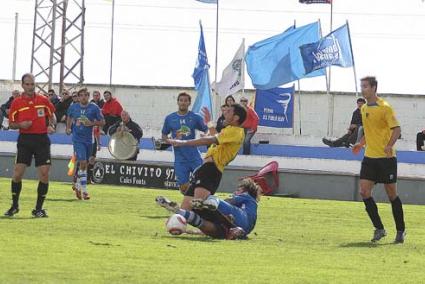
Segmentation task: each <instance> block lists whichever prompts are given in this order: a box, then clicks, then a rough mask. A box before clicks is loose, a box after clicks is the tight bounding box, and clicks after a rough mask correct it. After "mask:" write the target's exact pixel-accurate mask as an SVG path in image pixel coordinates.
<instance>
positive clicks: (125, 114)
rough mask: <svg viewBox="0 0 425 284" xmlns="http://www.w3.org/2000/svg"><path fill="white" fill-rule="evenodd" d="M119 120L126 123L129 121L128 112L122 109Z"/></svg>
mask: <svg viewBox="0 0 425 284" xmlns="http://www.w3.org/2000/svg"><path fill="white" fill-rule="evenodd" d="M121 120H122V121H123V122H124V123H127V122H129V121H130V114H129V113H128V111H126V110H123V111H122V112H121Z"/></svg>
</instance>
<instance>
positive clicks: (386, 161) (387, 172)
mask: <svg viewBox="0 0 425 284" xmlns="http://www.w3.org/2000/svg"><path fill="white" fill-rule="evenodd" d="M360 179H367V180H371V181H374V182H375V183H384V184H391V183H396V182H397V158H396V157H391V158H369V157H364V158H363V161H362V167H361V169H360Z"/></svg>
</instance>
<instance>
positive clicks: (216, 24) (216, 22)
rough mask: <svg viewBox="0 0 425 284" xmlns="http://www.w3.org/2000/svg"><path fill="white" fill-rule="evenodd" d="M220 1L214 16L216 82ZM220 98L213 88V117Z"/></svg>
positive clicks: (215, 74)
mask: <svg viewBox="0 0 425 284" xmlns="http://www.w3.org/2000/svg"><path fill="white" fill-rule="evenodd" d="M219 2H220V1H219V0H217V6H216V8H217V9H216V17H215V67H214V69H215V70H214V82H215V83H217V72H218V11H219V10H218V7H219V4H218V3H219ZM219 100H220V98H219V97H218V96H217V92H216V90H215V89H214V98H213V103H214V107H213V109H214V112H215V114H216V115H215V117H218V111H219V109H220V103H219V102H218V101H219Z"/></svg>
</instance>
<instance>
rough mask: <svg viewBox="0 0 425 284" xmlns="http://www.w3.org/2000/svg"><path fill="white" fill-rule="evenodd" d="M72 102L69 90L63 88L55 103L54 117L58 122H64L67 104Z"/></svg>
mask: <svg viewBox="0 0 425 284" xmlns="http://www.w3.org/2000/svg"><path fill="white" fill-rule="evenodd" d="M71 103H72V97H71V96H70V95H69V92H68V91H67V90H65V91H64V92H63V94H62V96H61V97H60V101H59V103H58V104H57V105H56V112H55V115H56V119H57V121H58V123H59V122H62V123H66V113H67V111H68V108H69V106H70V105H71Z"/></svg>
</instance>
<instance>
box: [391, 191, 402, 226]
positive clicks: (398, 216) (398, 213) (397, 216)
mask: <svg viewBox="0 0 425 284" xmlns="http://www.w3.org/2000/svg"><path fill="white" fill-rule="evenodd" d="M391 207H392V209H393V217H394V222H395V226H396V228H397V231H401V232H404V230H405V226H404V213H403V205H402V203H401V200H400V197H398V196H397V197H396V198H395V199H394V200H391Z"/></svg>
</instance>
